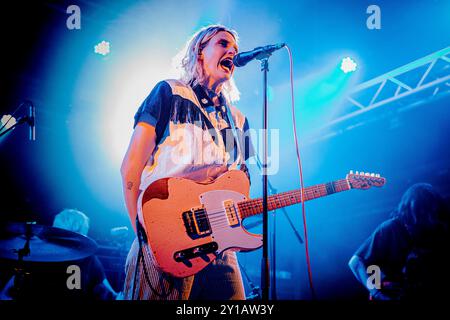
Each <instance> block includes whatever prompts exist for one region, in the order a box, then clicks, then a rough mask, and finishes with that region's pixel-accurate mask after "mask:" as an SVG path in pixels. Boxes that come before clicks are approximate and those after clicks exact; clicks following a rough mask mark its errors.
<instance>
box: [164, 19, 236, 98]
mask: <svg viewBox="0 0 450 320" xmlns="http://www.w3.org/2000/svg"><path fill="white" fill-rule="evenodd" d="M221 31H225V32H228V33H230V34H231V35H232V36H233V37H234V39H235V41H236V43H237V42H238V40H239V37H238V34H237V32H236V31H234V30H232V29H229V28H227V27H225V26H222V25H218V24H216V25H209V26H206V27H204V28H202V29H200V30H199V31H197V32H196V33H195V34H194V35H193V36H192V37H191V38H190V39H189V40H188V41H187V42H186V45H185V47H184V48H183V49H182V50H181V51H180V52H179V53H178V54H177V55H176V56H175V57H174V59H173V63H174V66H175V68H176V69H178V71H179V73H180V75H179V76H180V80H181V81H182V82H184V83H185V84H187V85H191V84H192V85H196V84H198V83H201V82H202V81H203V76H204V75H203V68H202V66H201V64H200V63H198V62H199V60H198V58H199V54H200V52H201V50H203V48H205V47H206V45H207V44H208V42H209V41H210V40H211V38H213V37H214V36H215V35H216V34H218V33H219V32H221ZM222 93H223V95H224V96H225V99H227V101H228V102H230V103H231V102H236V101H238V100H239V96H240V93H239V90H238V88H237V87H236V84H235V82H234V80H233V78H230V80H227V81H226V82H224V84H223V85H222Z"/></svg>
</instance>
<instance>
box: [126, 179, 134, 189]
mask: <svg viewBox="0 0 450 320" xmlns="http://www.w3.org/2000/svg"><path fill="white" fill-rule="evenodd" d="M127 189H128V190H131V189H133V182H131V181H128V182H127Z"/></svg>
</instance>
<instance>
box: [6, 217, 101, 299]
mask: <svg viewBox="0 0 450 320" xmlns="http://www.w3.org/2000/svg"><path fill="white" fill-rule="evenodd" d="M96 251H97V244H96V242H95V241H94V240H92V239H91V238H89V237H86V236H83V235H81V234H78V233H75V232H72V231H68V230H64V229H60V228H55V227H48V226H44V225H38V224H35V223H34V222H28V223H6V224H3V225H1V226H0V259H1V260H3V261H4V262H9V263H10V264H12V265H13V267H14V273H13V275H14V277H13V278H14V284H13V286H12V288H11V292H12V294H11V296H12V298H13V299H14V298H15V297H20V296H21V293H22V292H23V291H24V290H25V289H24V288H26V287H27V283H26V282H27V278H29V277H28V276H29V275H30V272H33V271H32V269H33V268H32V266H35V265H39V264H40V265H46V264H55V263H63V262H70V261H79V260H82V259H85V258H88V257H90V256H92V255H94V254H95V252H96ZM2 265H3V266H5V265H7V263H2ZM30 270H31V271H30ZM0 290H1V288H0ZM3 291H4V290H3Z"/></svg>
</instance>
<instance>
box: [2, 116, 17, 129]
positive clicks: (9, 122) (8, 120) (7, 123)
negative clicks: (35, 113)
mask: <svg viewBox="0 0 450 320" xmlns="http://www.w3.org/2000/svg"><path fill="white" fill-rule="evenodd" d="M0 122H1V124H0V128H3V130H7V129H9V128H11V127H12V126H13V125H15V124H16V118H14V117H13V116H11V115H9V114H5V115H4V116H3V117H2V119H1V120H0ZM3 126H4V127H3Z"/></svg>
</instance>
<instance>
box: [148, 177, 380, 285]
mask: <svg viewBox="0 0 450 320" xmlns="http://www.w3.org/2000/svg"><path fill="white" fill-rule="evenodd" d="M385 183H386V179H385V178H383V177H380V175H375V174H369V173H364V172H361V173H359V172H358V171H357V172H356V173H355V174H354V173H353V172H352V171H350V173H349V174H347V176H346V178H345V179H341V180H337V181H333V182H329V183H324V184H319V185H315V186H312V187H307V188H304V191H303V195H302V192H301V190H300V189H299V190H294V191H288V192H283V193H279V194H276V195H271V196H268V199H267V202H268V211H272V210H275V209H278V208H281V207H285V206H290V205H293V204H297V203H300V202H301V201H302V197H303V199H304V201H307V200H312V199H316V198H320V197H324V196H327V195H330V194H333V193H336V192H341V191H346V190H350V189H369V188H370V187H371V186H376V187H381V186H383V185H384V184H385ZM249 190H250V183H249V180H248V178H247V176H246V175H245V173H243V172H242V171H240V170H231V171H227V172H226V173H224V174H222V175H221V176H219V177H218V178H217V179H216V180H214V181H213V182H210V183H199V182H196V181H192V180H189V179H185V178H164V179H159V180H157V181H155V182H153V183H152V184H150V185H149V186H148V187H147V188H146V189H145V191H144V192H143V194H142V195H141V196H142V197H140V199H141V200H140V203H141V209H142V218H143V223H144V225H145V231H146V235H147V240H148V244H149V246H150V249H151V250H152V252H153V255H154V257H155V259H156V263H157V265H158V267H159V268H160V270H162V271H163V272H165V273H168V274H170V275H172V276H174V277H179V278H183V277H188V276H191V275H194V274H196V273H197V272H199V271H200V270H202V269H203V268H205V267H206V266H207V265H208V264H209V263H211V262H212V261H214V260H215V259H216V256H217V255H218V254H220V253H222V252H224V251H225V250H234V251H251V250H255V249H257V248H260V247H261V246H262V236H261V235H258V234H252V233H249V232H247V231H246V230H245V229H244V228H243V226H242V222H243V220H244V219H245V218H247V217H250V216H253V215H257V214H260V213H262V211H263V200H262V198H258V199H248V196H249Z"/></svg>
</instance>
